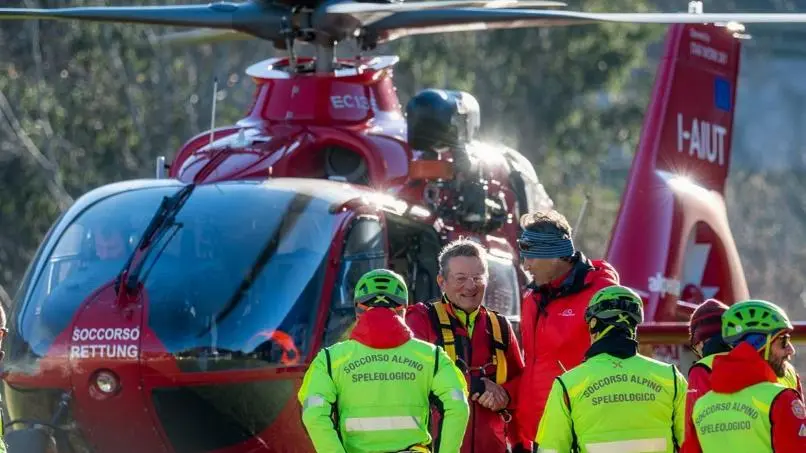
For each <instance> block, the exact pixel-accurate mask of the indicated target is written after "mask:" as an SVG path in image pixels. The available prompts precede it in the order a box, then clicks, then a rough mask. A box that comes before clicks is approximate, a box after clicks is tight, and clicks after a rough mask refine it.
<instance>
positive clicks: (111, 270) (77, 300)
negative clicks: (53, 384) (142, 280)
mask: <svg viewBox="0 0 806 453" xmlns="http://www.w3.org/2000/svg"><path fill="white" fill-rule="evenodd" d="M175 190H176V189H175V188H171V187H169V188H155V189H151V190H135V191H130V192H124V193H121V194H118V195H115V196H112V197H109V198H106V199H104V200H101V201H100V202H98V203H96V204H94V205H92V206H90V207H89V208H88V209H87V210H86V211H84V212H83V213H81V214H80V215H79V216H78V217H77V218H76V219H75V220H74V221H73V223H72V224H71V225H70V226H69V227H67V229H66V230H65V232H64V233H63V234H62V236H61V237H60V238H59V240H58V242H57V243H56V246H55V248H54V250H53V252H52V253H51V255H50V256H49V257H47V258H46V264H45V267H44V269H43V270H42V272H41V273H40V274H39V275H38V277H37V280H36V283H35V284H34V286H33V291H32V294H31V296H30V297H29V298H28V300H27V301H25V308H24V311H23V313H22V317H21V318H20V332H19V334H20V336H21V337H22V338H23V339H24V341H25V342H26V343H27V344H28V346H29V348H30V349H31V351H32V352H33V353H34V354H36V355H40V356H41V355H44V353H45V352H46V351H47V349H48V348H49V347H50V345H51V343H52V342H53V340H54V338H56V336H57V335H59V334H60V333H61V332H62V330H64V329H65V328H66V327H67V326H68V325H69V324H70V322H71V321H72V319H73V316H74V314H75V311H76V309H77V308H78V307H79V306H80V305H81V303H82V302H83V301H84V300H85V299H86V298H87V297H88V296H89V295H90V294H91V293H92V292H93V291H94V290H95V289H98V288H99V287H100V286H102V285H104V284H105V283H107V282H109V281H111V280H112V279H113V278H115V276H116V275H117V274H118V273H119V272H120V271H121V269H122V268H123V266H124V264H125V262H126V259H127V258H128V256H129V254H130V253H131V252H132V250H133V248H134V247H135V246H136V244H137V242H138V241H139V239H140V234H141V232H142V231H143V230H144V229H145V227H146V225H147V224H148V222H149V220H150V219H151V215H152V214H153V212H154V210H155V209H156V208H157V206H158V205H159V203H160V200H161V199H162V197H163V196H165V195H170V194H171V193H172V192H173V191H175Z"/></svg>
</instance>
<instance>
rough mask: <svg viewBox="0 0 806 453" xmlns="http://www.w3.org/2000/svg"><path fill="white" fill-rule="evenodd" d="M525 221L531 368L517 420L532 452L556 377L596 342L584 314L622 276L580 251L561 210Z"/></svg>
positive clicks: (525, 328) (526, 337)
mask: <svg viewBox="0 0 806 453" xmlns="http://www.w3.org/2000/svg"><path fill="white" fill-rule="evenodd" d="M520 224H521V227H522V228H523V232H522V234H521V237H520V239H519V240H518V246H519V248H520V256H521V261H522V263H523V267H524V268H525V270H526V271H528V272H529V273H530V274H531V275H532V278H533V281H532V282H531V283H530V284H529V286H528V290H527V291H526V293H525V294H524V297H523V303H522V305H521V341H522V344H523V351H524V359H525V368H524V372H523V376H522V377H521V379H520V387H519V391H518V395H519V396H518V402H517V406H516V408H515V414H516V416H515V421H516V422H517V424H518V431H520V433H521V435H522V437H523V439H522V442H523V443H524V447H526V449H527V451H528V450H531V443H532V441H533V439H534V438H535V435H536V434H537V426H538V423H539V422H540V418H541V416H542V414H543V408H544V406H545V404H546V399H547V398H548V395H549V391H550V390H551V386H552V382H553V381H554V378H556V377H557V376H559V375H560V374H562V373H563V372H565V371H567V370H570V369H571V368H574V367H575V366H577V365H579V364H580V363H581V362H582V359H583V358H584V355H585V351H587V350H588V347H589V346H590V344H591V343H590V336H589V335H588V327H587V324H586V322H585V318H584V314H585V308H586V307H587V306H588V302H589V301H590V300H591V297H592V296H593V295H594V294H595V293H596V291H598V290H600V289H602V288H604V287H607V286H611V285H616V284H618V283H619V277H618V273H617V272H616V270H615V269H613V267H612V266H611V265H610V264H609V263H607V262H605V261H604V260H594V261H591V260H589V259H588V258H587V257H586V256H585V255H584V254H583V253H582V252H581V251H578V250H576V248H575V247H574V243H573V240H572V238H571V226H570V225H569V224H568V220H566V218H565V217H564V216H563V215H562V214H560V213H559V212H557V211H554V210H550V211H541V212H536V213H532V214H526V215H524V216H523V217H521V220H520Z"/></svg>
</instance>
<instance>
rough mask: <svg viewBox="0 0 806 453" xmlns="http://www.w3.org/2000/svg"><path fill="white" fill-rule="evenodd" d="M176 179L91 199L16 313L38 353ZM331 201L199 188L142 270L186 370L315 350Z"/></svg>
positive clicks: (155, 321) (118, 260)
mask: <svg viewBox="0 0 806 453" xmlns="http://www.w3.org/2000/svg"><path fill="white" fill-rule="evenodd" d="M175 191H176V188H175V187H164V188H150V189H144V190H136V191H130V192H125V193H121V194H119V195H115V196H112V197H109V198H107V199H104V200H102V201H100V202H98V203H97V204H95V205H93V206H92V207H90V208H89V209H87V210H86V211H85V212H83V213H82V214H81V215H80V216H78V217H77V218H76V220H75V221H74V222H73V223H72V224H71V225H70V227H69V228H68V229H67V230H66V231H65V233H64V234H63V235H62V237H61V238H60V239H59V241H58V243H57V246H56V247H55V249H54V253H52V255H51V256H50V257H49V258H48V265H47V267H46V268H45V270H44V271H43V272H42V273H41V274H40V276H39V278H38V280H37V282H36V284H35V286H34V289H33V292H32V297H31V298H30V299H29V300H28V301H27V303H26V304H25V307H24V309H23V312H22V313H21V315H22V316H21V319H20V335H21V336H22V340H23V341H24V342H26V343H27V345H28V347H29V348H30V349H31V350H32V351H31V352H33V353H34V355H38V356H42V355H44V353H46V351H47V349H48V348H49V347H50V345H51V344H52V342H53V340H54V338H55V337H56V336H58V335H59V334H60V333H61V332H62V331H63V330H64V329H65V328H67V327H68V326H69V324H70V323H71V321H72V319H73V317H74V315H75V312H76V310H77V308H78V307H79V306H80V305H81V303H82V301H84V300H85V299H86V298H87V297H88V296H89V295H90V294H91V293H92V291H94V290H95V289H97V288H98V287H100V286H101V285H103V284H105V283H107V282H109V281H111V280H112V279H114V278H115V277H116V274H117V273H118V272H119V271H120V269H121V268H122V266H123V264H124V263H125V261H126V259H127V257H128V255H129V253H131V251H132V248H133V247H135V246H136V244H137V242H138V240H139V235H141V234H142V232H143V230H144V229H145V227H146V225H147V224H148V222H149V220H150V219H151V216H152V215H153V213H154V211H155V210H156V209H157V207H158V206H159V203H160V201H161V200H162V198H163V197H164V196H166V195H167V196H170V195H171V194H173V193H174V192H175ZM329 207H330V206H329V203H328V201H326V200H323V199H319V198H315V197H312V196H309V195H304V194H300V193H296V192H294V191H287V190H277V189H269V188H267V187H265V186H261V185H259V184H251V183H241V184H221V185H209V186H208V185H205V186H199V187H197V188H196V190H195V191H194V192H193V194H192V195H191V196H190V198H189V199H188V200H187V203H186V204H185V205H184V207H183V208H182V209H181V210H180V211H179V213H178V215H177V216H176V223H177V226H176V227H174V229H173V230H172V231H170V232H168V233H167V234H165V235H164V236H163V237H162V239H161V240H160V241H157V242H155V243H153V244H152V247H154V250H152V251H151V253H150V254H149V256H148V258H147V261H146V262H145V265H144V266H143V269H142V273H141V275H140V278H141V280H142V281H143V284H144V287H145V291H146V294H147V297H148V300H149V309H148V321H147V322H148V327H149V328H151V329H152V330H153V331H154V332H155V333H156V335H157V336H158V338H159V339H160V342H161V343H162V344H163V345H165V347H166V349H167V350H168V352H170V353H173V354H174V355H175V356H177V357H178V358H182V359H183V360H179V361H178V362H179V363H180V367H181V368H183V369H184V370H185V371H205V370H209V369H211V368H209V367H212V369H214V368H215V367H216V365H215V364H216V360H215V359H217V358H224V359H226V360H223V361H222V363H226V366H227V367H228V368H231V367H233V366H236V367H244V368H250V367H255V366H266V365H281V364H286V365H287V364H293V363H296V362H297V361H298V360H301V359H302V356H304V354H306V353H307V352H308V348H309V346H310V343H311V338H310V336H311V332H312V330H313V329H312V327H313V323H314V322H315V318H316V312H317V309H318V307H319V302H320V299H321V290H322V284H323V279H324V274H325V272H324V270H325V269H324V265H325V263H326V260H325V258H326V257H327V254H328V251H329V249H330V244H331V242H332V240H333V239H332V236H333V231H334V216H333V214H330V213H329V211H328V209H329ZM222 366H223V365H222Z"/></svg>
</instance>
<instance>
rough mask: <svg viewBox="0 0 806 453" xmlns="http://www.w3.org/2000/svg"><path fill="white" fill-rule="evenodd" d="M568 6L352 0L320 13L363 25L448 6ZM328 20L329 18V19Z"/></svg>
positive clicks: (501, 0) (520, 0) (503, 0)
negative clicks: (341, 16) (400, 14)
mask: <svg viewBox="0 0 806 453" xmlns="http://www.w3.org/2000/svg"><path fill="white" fill-rule="evenodd" d="M562 6H567V4H566V3H564V2H557V1H548V0H438V1H429V0H426V1H417V2H407V3H353V2H351V1H346V2H340V3H335V4H329V5H323V7H322V8H321V9H320V11H319V12H318V15H319V16H320V17H327V18H330V17H335V15H342V14H343V15H347V16H350V17H352V18H353V19H355V20H356V21H358V23H360V24H361V25H368V24H371V23H373V22H377V21H379V20H381V19H383V18H385V17H389V16H391V15H392V14H395V13H400V12H406V11H424V10H434V9H446V8H464V7H476V8H485V9H486V8H491V9H492V8H506V9H518V8H547V7H562ZM325 20H328V19H325Z"/></svg>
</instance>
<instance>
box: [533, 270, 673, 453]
mask: <svg viewBox="0 0 806 453" xmlns="http://www.w3.org/2000/svg"><path fill="white" fill-rule="evenodd" d="M643 320H644V303H643V301H642V300H641V297H639V296H638V294H636V293H635V291H633V290H631V289H629V288H626V287H624V286H618V285H614V286H610V287H607V288H604V289H601V290H599V291H598V292H597V293H596V294H595V295H594V296H593V298H592V299H591V300H590V304H589V305H588V308H587V310H586V311H585V321H586V322H587V323H588V329H589V336H590V339H591V346H590V348H589V349H588V351H587V352H586V353H585V361H584V362H583V363H582V364H581V365H579V366H577V367H575V368H573V369H571V370H569V371H567V372H565V373H563V374H562V376H560V377H558V378H556V379H555V380H554V383H553V385H552V387H551V393H550V395H549V398H548V401H547V403H546V412H545V414H544V415H543V418H542V419H541V421H540V428H539V430H538V434H537V439H536V447H537V449H536V450H537V451H538V452H545V453H548V452H556V453H570V452H572V451H581V452H605V451H607V452H611V451H612V452H619V453H638V452H642V453H643V452H655V453H663V452H669V453H671V452H675V451H677V449H678V448H679V444H680V442H681V441H682V440H683V435H684V417H685V407H686V379H685V378H684V377H683V375H682V373H680V371H678V369H677V367H676V366H674V365H673V364H668V363H663V362H660V361H658V360H655V359H652V358H649V357H645V356H643V355H641V354H639V353H638V342H637V341H636V329H637V328H638V325H639V324H641V323H642V322H643Z"/></svg>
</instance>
